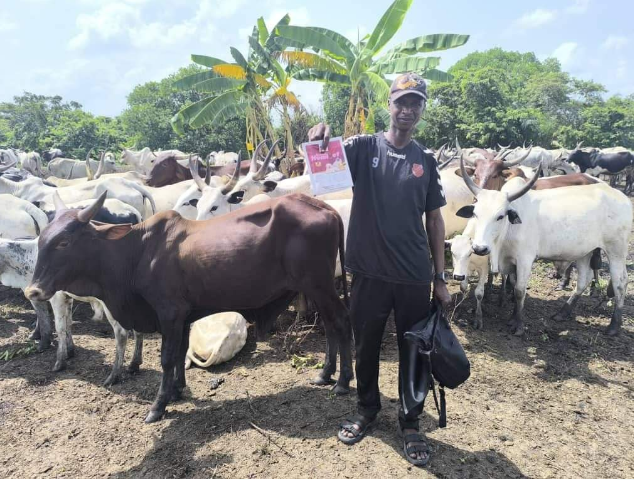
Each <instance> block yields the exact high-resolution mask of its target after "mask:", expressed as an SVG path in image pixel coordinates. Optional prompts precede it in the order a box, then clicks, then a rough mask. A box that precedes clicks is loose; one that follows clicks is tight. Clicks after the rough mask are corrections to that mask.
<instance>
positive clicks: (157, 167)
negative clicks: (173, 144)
mask: <svg viewBox="0 0 634 480" xmlns="http://www.w3.org/2000/svg"><path fill="white" fill-rule="evenodd" d="M179 158H180V157H179V156H178V155H174V154H172V153H169V152H167V153H165V154H159V156H158V157H157V158H156V159H153V160H152V161H154V160H155V161H154V163H153V165H152V167H151V169H150V173H149V174H148V178H147V181H146V184H147V185H148V186H149V187H164V186H166V185H171V184H173V183H177V182H182V181H185V180H189V175H188V174H187V168H185V167H183V166H182V165H181V164H180V163H178V159H179ZM196 162H198V161H197V160H196Z"/></svg>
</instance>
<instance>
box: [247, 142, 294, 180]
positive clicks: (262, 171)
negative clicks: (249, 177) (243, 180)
mask: <svg viewBox="0 0 634 480" xmlns="http://www.w3.org/2000/svg"><path fill="white" fill-rule="evenodd" d="M281 141H282V139H281V138H278V139H277V140H276V141H275V143H274V144H273V145H271V149H270V150H269V153H268V154H267V156H266V158H265V159H264V162H262V166H261V167H260V169H259V170H258V173H256V174H255V175H253V180H263V179H264V177H266V173H267V172H266V170H267V169H268V166H269V163H270V162H271V157H272V156H273V152H274V151H275V147H276V146H277V144H278V143H280V142H281ZM284 153H286V150H285V151H284Z"/></svg>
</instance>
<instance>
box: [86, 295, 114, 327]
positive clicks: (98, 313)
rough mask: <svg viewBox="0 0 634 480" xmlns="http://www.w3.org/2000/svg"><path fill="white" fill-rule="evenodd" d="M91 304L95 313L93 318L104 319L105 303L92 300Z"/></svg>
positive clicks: (96, 319)
mask: <svg viewBox="0 0 634 480" xmlns="http://www.w3.org/2000/svg"><path fill="white" fill-rule="evenodd" d="M90 306H91V307H92V310H93V315H92V318H91V320H95V321H99V320H103V316H104V312H103V305H102V304H101V302H97V301H91V302H90ZM113 328H114V327H113Z"/></svg>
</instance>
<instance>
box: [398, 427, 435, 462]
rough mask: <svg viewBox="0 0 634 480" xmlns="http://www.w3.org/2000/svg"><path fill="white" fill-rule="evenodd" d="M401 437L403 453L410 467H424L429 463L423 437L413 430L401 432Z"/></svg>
mask: <svg viewBox="0 0 634 480" xmlns="http://www.w3.org/2000/svg"><path fill="white" fill-rule="evenodd" d="M401 434H402V435H403V453H404V455H405V458H406V459H407V461H408V462H409V463H411V464H412V465H416V466H417V467H424V466H425V465H427V464H428V463H429V458H430V452H429V446H428V445H427V442H426V441H425V437H424V436H423V435H421V434H420V433H419V432H418V430H416V429H414V428H406V429H404V430H402V431H401Z"/></svg>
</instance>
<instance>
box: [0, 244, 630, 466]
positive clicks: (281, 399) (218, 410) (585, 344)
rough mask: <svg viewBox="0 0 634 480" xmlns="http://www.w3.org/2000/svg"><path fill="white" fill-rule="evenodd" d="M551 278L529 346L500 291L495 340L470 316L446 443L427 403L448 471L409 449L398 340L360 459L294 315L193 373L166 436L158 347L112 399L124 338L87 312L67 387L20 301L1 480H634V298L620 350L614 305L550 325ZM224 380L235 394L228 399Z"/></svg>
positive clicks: (389, 352) (0, 431)
mask: <svg viewBox="0 0 634 480" xmlns="http://www.w3.org/2000/svg"><path fill="white" fill-rule="evenodd" d="M632 242H634V236H633V237H632ZM632 242H631V243H630V257H629V258H628V272H629V280H630V291H632V289H633V288H634V266H633V263H634V258H633V257H634V245H632ZM550 269H551V267H550V265H548V264H545V263H538V264H536V266H535V270H534V275H533V277H532V280H531V283H530V289H529V291H528V298H527V301H526V313H527V318H528V321H527V326H528V329H527V332H526V335H525V336H524V337H523V338H518V337H514V336H511V335H509V334H508V333H507V330H506V326H505V323H506V320H507V319H508V317H509V316H510V312H511V310H512V304H510V303H509V304H508V306H507V307H505V308H500V307H498V306H497V296H498V294H499V287H498V286H497V285H494V290H493V293H492V294H488V296H487V297H485V304H484V309H485V318H484V329H483V330H480V331H475V330H474V329H473V328H472V327H471V326H470V324H469V323H468V320H470V319H471V318H472V316H473V313H472V311H473V308H474V307H475V300H474V299H473V296H471V297H470V298H468V299H467V300H466V301H465V302H463V303H462V305H461V306H460V309H459V310H458V312H457V313H456V315H455V317H454V319H455V322H454V325H455V327H454V330H455V331H456V333H457V335H458V337H459V338H460V341H461V342H462V344H463V346H464V348H465V350H466V352H467V354H468V356H469V359H470V361H471V371H472V375H471V378H470V379H469V380H468V382H467V383H465V384H464V385H463V386H461V387H459V388H458V389H457V390H454V391H449V392H448V426H447V428H445V429H439V428H437V415H436V412H435V409H434V407H433V401H432V400H431V398H430V400H429V401H428V402H427V406H426V416H425V419H424V421H423V426H424V429H425V431H426V432H428V438H429V440H430V443H431V447H432V451H433V457H432V461H431V463H430V465H429V466H428V467H427V468H426V469H417V468H414V467H410V466H409V463H407V462H406V461H405V460H404V459H403V457H402V456H401V445H400V443H399V441H398V440H397V437H396V424H397V420H396V419H397V415H396V414H397V405H398V404H397V382H396V380H397V350H396V342H395V338H394V336H395V333H394V328H393V325H392V324H390V326H389V327H388V329H387V331H386V333H385V342H384V345H383V350H382V363H381V378H380V384H381V390H382V395H383V398H382V403H383V411H382V412H381V414H380V417H379V418H380V420H379V422H378V424H377V426H376V428H375V429H374V430H373V431H372V433H371V434H370V435H369V436H368V437H367V438H366V439H364V440H363V441H362V442H361V443H359V444H357V445H355V446H353V447H346V446H344V445H342V444H340V443H339V442H338V441H337V440H336V438H335V435H336V431H337V425H338V423H339V422H340V421H342V420H343V419H344V418H345V417H346V415H348V414H350V413H351V412H354V410H355V391H354V389H353V392H352V395H349V396H347V397H339V398H335V397H334V396H332V395H331V394H330V392H329V390H328V389H325V388H318V387H313V386H311V385H310V384H309V379H310V378H311V377H312V376H313V375H314V374H315V370H314V369H313V368H304V367H302V366H301V365H299V367H300V368H295V367H294V366H293V363H295V366H298V365H297V359H296V361H295V362H293V361H292V356H291V355H290V354H289V353H288V352H287V351H285V350H284V343H285V340H288V339H289V337H286V336H285V334H284V331H285V330H286V329H287V328H288V326H289V324H290V322H291V320H292V315H291V313H290V312H289V314H288V315H286V316H283V317H281V318H280V320H279V321H278V333H277V334H274V335H273V336H272V337H271V338H270V339H269V340H268V341H266V342H256V341H255V340H254V332H253V331H252V330H253V329H252V328H250V331H249V340H248V342H247V345H246V346H245V348H244V349H243V350H242V351H241V352H240V353H239V354H238V355H237V357H236V358H234V359H233V360H232V361H230V362H228V363H227V364H224V365H221V366H218V367H212V368H209V369H208V370H202V369H198V368H192V369H191V370H189V371H188V373H187V382H188V389H187V390H186V398H185V400H183V401H181V402H179V403H177V404H172V405H170V406H169V407H168V413H167V416H166V418H165V419H164V420H163V421H161V422H159V423H156V424H152V425H145V424H144V423H143V418H144V417H145V414H146V413H147V410H148V408H149V406H150V403H151V401H152V400H153V398H154V395H155V393H156V391H157V388H158V384H159V378H160V366H159V349H160V339H159V337H158V336H156V335H152V336H149V338H148V339H147V340H146V342H145V350H144V363H143V365H142V366H141V372H140V373H139V374H137V375H129V374H126V375H125V376H124V379H123V382H122V383H120V384H117V385H115V386H113V387H111V388H109V389H108V388H104V387H102V385H101V384H102V382H103V381H104V380H105V378H106V376H107V375H108V373H109V370H110V367H111V365H112V362H113V359H114V349H115V346H114V339H113V334H112V331H111V329H110V327H109V325H108V324H107V323H102V322H93V321H91V320H89V319H90V316H91V312H90V310H89V308H88V307H87V306H85V305H80V306H78V307H77V308H76V312H75V320H76V321H75V322H74V325H73V329H74V331H73V333H74V339H75V344H76V356H75V358H73V359H71V360H70V361H69V366H68V369H67V370H66V371H64V372H60V373H53V372H51V368H52V366H53V363H54V355H55V354H54V351H53V349H50V350H48V351H46V352H45V353H42V354H38V353H34V352H31V350H32V348H29V347H28V345H29V344H28V342H27V338H28V335H29V333H30V326H31V324H32V322H33V321H34V318H35V317H34V314H33V313H32V311H31V310H30V304H29V303H28V302H27V301H26V300H25V299H24V297H23V296H22V295H21V293H19V292H17V293H16V291H15V290H13V291H7V290H5V291H3V292H0V358H2V354H3V353H4V352H5V351H7V350H8V351H9V352H11V353H14V352H16V351H17V350H18V349H20V348H24V349H25V350H23V351H22V352H20V353H19V354H17V355H15V356H14V358H12V359H10V360H8V361H6V360H0V445H2V448H0V477H47V478H48V477H89V478H90V477H122V478H127V477H199V478H203V477H204V478H213V477H248V478H253V477H327V478H328V477H346V478H349V477H364V478H376V477H379V478H380V477H417V478H433V477H437V478H446V477H463V478H483V477H504V478H507V477H508V478H518V477H583V478H593V477H599V478H601V477H633V476H634V455H633V454H632V445H631V443H632V438H633V436H634V416H633V415H632V411H633V410H634V395H633V392H634V365H633V364H632V353H633V352H632V351H633V347H632V346H633V345H634V297H633V296H632V295H631V294H630V295H628V297H627V299H626V307H625V311H624V327H623V332H622V334H621V335H620V337H618V338H608V337H606V336H604V335H603V333H602V332H603V329H604V328H605V327H606V326H607V324H608V319H609V317H610V314H611V307H610V306H609V305H608V303H607V301H605V298H604V297H603V295H602V294H599V295H596V296H589V295H586V296H584V297H583V298H582V299H581V301H580V302H579V305H578V308H577V313H578V314H577V317H576V319H572V320H568V321H565V322H562V323H557V322H554V321H553V320H550V316H551V315H552V314H554V313H555V312H556V310H557V309H558V308H559V307H560V306H561V305H562V303H563V301H564V299H565V298H566V297H567V296H568V295H569V294H570V289H569V290H568V291H564V292H557V291H555V290H554V288H555V286H556V282H557V281H556V280H553V279H550V278H548V272H549V271H550ZM604 279H605V277H604ZM573 285H574V282H573ZM604 286H605V284H604ZM451 290H452V292H456V291H457V286H455V285H454V286H452V287H451ZM604 290H605V289H604ZM133 343H134V342H132V341H131V342H129V344H128V351H127V358H128V359H129V358H130V357H131V355H132V347H133ZM324 347H325V339H324V336H323V333H322V332H321V331H320V330H319V329H316V330H314V331H313V332H312V333H310V334H309V335H308V336H307V338H306V340H305V341H304V342H303V343H302V344H301V352H300V354H301V355H302V356H303V357H312V358H314V359H316V360H317V359H319V360H321V359H322V357H323V351H324ZM300 363H301V362H300ZM214 378H222V379H224V383H222V384H221V385H220V387H219V388H217V389H215V390H214V389H212V388H211V386H210V385H211V384H210V381H211V380H212V379H214ZM353 386H354V383H353ZM256 427H257V428H256Z"/></svg>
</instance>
